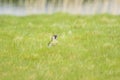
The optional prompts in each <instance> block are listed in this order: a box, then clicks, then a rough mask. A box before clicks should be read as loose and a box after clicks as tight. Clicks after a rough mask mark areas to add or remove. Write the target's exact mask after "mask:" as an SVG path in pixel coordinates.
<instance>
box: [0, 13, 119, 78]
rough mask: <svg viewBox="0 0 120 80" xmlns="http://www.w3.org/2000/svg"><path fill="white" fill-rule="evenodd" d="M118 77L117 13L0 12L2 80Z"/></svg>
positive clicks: (0, 76)
mask: <svg viewBox="0 0 120 80" xmlns="http://www.w3.org/2000/svg"><path fill="white" fill-rule="evenodd" d="M53 34H57V35H58V44H57V45H56V46H53V47H51V48H48V47H47V44H48V42H49V40H50V36H51V35H53ZM119 79H120V16H113V15H108V14H103V15H93V16H78V15H69V14H59V13H58V14H53V15H31V16H23V17H17V16H9V15H2V16H0V80H119Z"/></svg>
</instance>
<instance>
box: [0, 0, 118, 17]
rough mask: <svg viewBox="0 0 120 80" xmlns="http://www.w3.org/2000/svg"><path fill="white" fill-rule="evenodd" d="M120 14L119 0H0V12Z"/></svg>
mask: <svg viewBox="0 0 120 80" xmlns="http://www.w3.org/2000/svg"><path fill="white" fill-rule="evenodd" d="M55 12H65V13H70V14H82V15H86V14H103V13H108V14H114V15H119V14H120V0H0V14H11V15H19V16H21V15H30V14H43V13H45V14H52V13H55Z"/></svg>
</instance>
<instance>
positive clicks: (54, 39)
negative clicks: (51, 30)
mask: <svg viewBox="0 0 120 80" xmlns="http://www.w3.org/2000/svg"><path fill="white" fill-rule="evenodd" d="M57 37H58V36H57V35H53V36H52V37H51V40H50V41H49V43H48V47H51V46H55V45H56V44H57V43H58V41H57Z"/></svg>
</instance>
